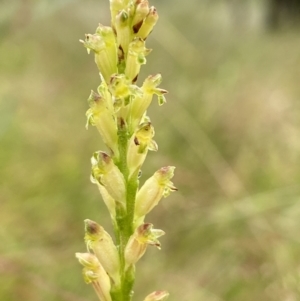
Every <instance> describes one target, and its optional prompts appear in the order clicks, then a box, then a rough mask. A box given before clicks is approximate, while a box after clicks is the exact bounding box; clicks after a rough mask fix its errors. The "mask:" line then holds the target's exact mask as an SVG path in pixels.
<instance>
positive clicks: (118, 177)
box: [91, 151, 126, 208]
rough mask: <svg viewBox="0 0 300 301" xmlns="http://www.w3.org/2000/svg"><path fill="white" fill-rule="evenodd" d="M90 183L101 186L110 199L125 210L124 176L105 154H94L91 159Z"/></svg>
mask: <svg viewBox="0 0 300 301" xmlns="http://www.w3.org/2000/svg"><path fill="white" fill-rule="evenodd" d="M91 163H92V181H93V182H94V181H95V182H98V183H99V184H101V185H103V186H104V187H105V188H106V190H107V192H108V193H109V194H110V195H111V197H112V198H113V199H114V200H115V201H116V202H118V203H120V204H123V206H124V208H125V204H126V202H125V197H126V188H125V180H124V176H123V174H122V173H121V171H120V170H119V168H118V167H117V166H116V165H115V164H114V162H113V160H112V158H111V157H110V156H108V155H107V154H106V153H105V152H101V151H98V152H95V153H94V154H93V156H92V158H91Z"/></svg>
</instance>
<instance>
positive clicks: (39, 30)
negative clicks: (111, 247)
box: [0, 0, 300, 301]
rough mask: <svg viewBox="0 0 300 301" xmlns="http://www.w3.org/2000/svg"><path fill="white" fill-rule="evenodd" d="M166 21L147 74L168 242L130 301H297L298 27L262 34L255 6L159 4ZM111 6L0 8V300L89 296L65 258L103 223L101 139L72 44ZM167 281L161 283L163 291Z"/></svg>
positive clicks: (93, 81) (151, 167) (88, 84)
mask: <svg viewBox="0 0 300 301" xmlns="http://www.w3.org/2000/svg"><path fill="white" fill-rule="evenodd" d="M152 4H153V5H155V6H156V7H157V8H158V11H159V14H160V20H159V22H158V25H157V26H156V30H155V31H154V32H153V33H152V35H151V37H150V38H149V41H148V47H151V48H153V50H154V51H153V52H152V53H151V55H149V57H148V58H147V59H148V63H147V65H146V67H145V68H144V69H143V73H142V76H141V78H140V80H143V78H144V77H145V76H146V75H148V74H154V73H157V72H161V73H162V74H163V78H164V82H163V84H162V86H163V87H164V88H166V89H168V90H169V91H170V94H169V95H167V96H168V99H167V100H168V103H167V104H166V105H165V106H164V107H163V108H162V109H160V110H159V111H158V110H157V104H156V103H153V104H152V107H151V110H150V111H151V112H150V114H149V115H150V116H152V121H153V124H154V126H155V129H156V137H155V140H156V141H157V142H158V145H159V152H158V153H157V154H155V155H153V156H151V154H150V156H149V159H148V162H147V163H146V164H145V165H146V169H145V170H143V176H142V178H141V181H144V180H145V179H146V178H147V177H148V176H150V175H151V174H152V173H153V172H154V171H155V170H157V169H158V168H160V167H161V166H162V165H175V166H177V169H176V176H175V178H174V182H175V183H176V186H177V187H178V188H179V192H178V193H177V194H176V195H175V194H173V195H172V196H171V197H169V198H167V199H166V200H164V201H163V202H162V205H161V206H160V208H159V209H157V210H154V211H153V213H152V216H151V221H154V225H155V227H157V228H163V229H165V230H166V232H167V235H166V236H165V238H164V239H162V244H163V245H162V250H161V251H160V252H159V254H155V256H153V253H154V252H157V250H149V251H148V253H147V254H146V256H145V258H143V260H142V261H141V263H140V264H139V265H138V269H137V283H136V293H135V300H142V296H145V295H146V294H148V293H150V292H151V291H153V290H155V289H160V288H161V289H167V290H168V291H170V293H171V297H170V300H174V301H177V300H178V301H179V300H184V301H185V300H186V301H189V300H193V301H194V300H195V301H198V300H205V301H220V300H230V301H240V300H243V301H253V300H264V301H273V300H274V301H277V300H289V301H294V300H299V299H300V289H299V288H300V286H299V278H300V272H299V271H300V266H299V262H300V240H299V234H298V233H299V228H300V203H299V193H300V186H299V184H298V183H299V180H300V167H299V166H300V158H299V151H300V142H299V141H300V140H299V135H300V122H299V120H300V107H299V99H300V85H299V78H300V72H299V70H300V56H299V49H300V36H299V28H296V27H290V26H287V27H284V26H282V27H281V28H278V29H277V30H276V31H268V28H267V27H266V26H265V24H266V22H265V20H266V16H267V13H268V3H267V2H266V1H259V0H244V1H233V0H231V1H230V0H227V1H225V0H224V1H222V0H215V1H208V0H201V1H199V0H191V1H185V2H184V4H183V3H182V1H171V0H168V1H167V0H166V1H158V0H156V1H154V0H153V1H152ZM108 9H109V8H108V1H104V0H102V1H100V0H85V1H83V0H81V1H75V0H74V1H72V0H69V1H67V0H65V1H62V0H56V1H50V0H47V1H46V0H39V1H38V0H14V1H10V0H5V1H2V2H1V4H0V57H1V59H0V83H1V84H0V146H1V148H0V178H1V187H0V205H1V210H0V220H1V223H0V237H1V244H0V283H1V285H0V300H5V301H17V300H30V301H37V300H44V301H50V300H51V301H52V300H53V301H54V300H62V301H87V300H95V296H94V292H93V291H92V289H91V288H89V287H88V286H87V285H85V284H84V282H83V280H82V276H81V272H80V270H81V268H80V266H79V265H78V263H77V261H76V260H75V257H74V253H75V252H77V251H80V250H82V251H84V243H83V220H84V219H85V218H90V219H92V220H96V221H97V222H99V223H100V224H102V225H103V226H104V227H105V228H107V229H108V230H111V225H110V222H109V217H108V213H107V212H106V208H105V206H104V204H102V201H101V199H100V196H99V193H98V191H97V189H95V187H94V185H92V184H90V182H89V172H90V163H89V158H90V156H91V154H92V153H93V152H94V151H95V150H98V149H102V148H103V145H102V144H101V143H100V139H98V134H97V133H96V131H95V129H93V128H91V129H90V130H89V131H86V130H85V128H84V125H85V115H84V114H85V111H86V109H87V103H86V99H87V97H88V95H89V91H90V89H95V88H96V87H97V85H98V84H99V78H98V76H97V70H96V66H95V64H94V62H93V58H92V56H88V55H87V54H86V52H85V49H84V48H83V47H82V45H80V44H79V42H78V39H79V38H83V36H84V33H88V32H93V31H94V30H95V28H96V26H97V24H98V22H100V21H101V23H103V24H108V23H109V19H108V18H109V13H108ZM161 285H163V287H161Z"/></svg>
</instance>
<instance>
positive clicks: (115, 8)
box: [109, 0, 124, 28]
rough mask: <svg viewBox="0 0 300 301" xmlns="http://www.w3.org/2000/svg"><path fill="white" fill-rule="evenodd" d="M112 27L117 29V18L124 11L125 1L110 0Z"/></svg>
mask: <svg viewBox="0 0 300 301" xmlns="http://www.w3.org/2000/svg"><path fill="white" fill-rule="evenodd" d="M109 2H110V13H111V25H112V27H113V28H115V23H116V16H117V14H118V13H119V11H120V10H122V9H123V7H124V4H123V0H110V1H109Z"/></svg>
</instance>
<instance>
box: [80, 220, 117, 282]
mask: <svg viewBox="0 0 300 301" xmlns="http://www.w3.org/2000/svg"><path fill="white" fill-rule="evenodd" d="M84 223H85V237H84V239H85V242H86V245H87V248H88V250H92V251H93V253H94V254H95V255H96V257H97V258H98V260H99V262H100V263H101V264H102V266H103V267H104V269H105V271H106V272H107V273H108V275H109V276H110V277H111V278H112V279H113V281H114V283H115V284H116V285H119V283H120V275H119V270H120V262H119V255H118V250H117V247H116V246H115V245H114V243H113V240H112V238H111V236H110V235H109V234H108V233H107V232H106V231H105V230H104V228H103V227H101V226H100V225H98V224H97V223H96V222H94V221H91V220H89V219H86V220H85V221H84Z"/></svg>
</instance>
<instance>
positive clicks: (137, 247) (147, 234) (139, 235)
mask: <svg viewBox="0 0 300 301" xmlns="http://www.w3.org/2000/svg"><path fill="white" fill-rule="evenodd" d="M152 227H153V225H152V224H142V225H140V226H139V227H138V228H136V229H135V231H134V233H133V234H132V235H131V236H130V238H129V240H128V243H127V245H126V247H125V254H124V256H125V262H126V267H127V268H128V267H129V266H131V265H134V264H135V263H136V262H137V261H138V260H139V259H140V258H141V257H142V256H143V255H144V254H145V252H146V249H147V246H148V245H151V246H156V247H157V248H158V249H160V242H159V241H158V239H157V238H158V237H160V236H162V235H164V234H165V232H164V231H162V230H159V229H152Z"/></svg>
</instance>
